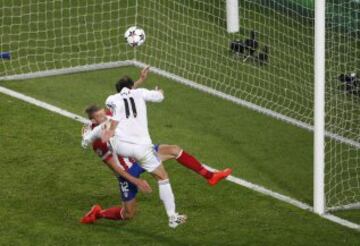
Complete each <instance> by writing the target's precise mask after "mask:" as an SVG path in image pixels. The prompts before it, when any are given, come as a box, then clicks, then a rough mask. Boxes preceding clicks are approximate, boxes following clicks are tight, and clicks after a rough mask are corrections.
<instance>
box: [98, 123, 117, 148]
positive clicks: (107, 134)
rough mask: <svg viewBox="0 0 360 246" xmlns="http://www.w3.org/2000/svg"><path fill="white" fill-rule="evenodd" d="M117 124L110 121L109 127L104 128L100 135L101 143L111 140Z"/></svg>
mask: <svg viewBox="0 0 360 246" xmlns="http://www.w3.org/2000/svg"><path fill="white" fill-rule="evenodd" d="M118 124H119V122H118V121H116V120H113V119H112V120H110V126H109V127H108V128H105V129H104V130H103V131H102V133H101V141H102V142H103V143H107V142H108V141H109V140H110V138H112V137H113V136H114V134H115V129H116V127H117V125H118Z"/></svg>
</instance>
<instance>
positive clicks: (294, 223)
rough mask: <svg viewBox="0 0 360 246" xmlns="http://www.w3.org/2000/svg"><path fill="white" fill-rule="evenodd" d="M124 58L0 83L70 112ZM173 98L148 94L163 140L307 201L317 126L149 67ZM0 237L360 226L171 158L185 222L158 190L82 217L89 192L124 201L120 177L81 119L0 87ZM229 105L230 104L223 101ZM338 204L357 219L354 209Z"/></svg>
mask: <svg viewBox="0 0 360 246" xmlns="http://www.w3.org/2000/svg"><path fill="white" fill-rule="evenodd" d="M138 72H139V69H136V68H130V67H129V68H121V69H112V70H102V71H94V72H89V73H79V74H73V75H66V76H58V77H48V78H42V79H34V80H27V81H12V82H1V83H0V85H2V86H5V87H8V88H11V89H14V90H16V91H19V92H22V93H24V94H26V95H29V96H33V97H35V98H37V99H40V100H43V101H46V102H48V103H51V104H54V105H56V106H59V107H61V108H64V109H66V110H69V111H71V112H74V113H78V114H82V110H83V109H84V107H85V106H86V105H87V104H90V103H98V104H103V103H104V100H105V98H106V96H107V95H109V94H110V93H113V91H114V82H115V81H116V79H117V78H118V77H119V76H121V75H123V74H128V75H130V76H132V77H137V76H138ZM156 85H158V86H160V87H162V88H163V89H164V90H165V95H166V99H165V101H164V102H163V103H161V104H156V105H150V106H149V117H150V118H149V120H150V131H151V134H152V138H153V141H154V142H156V143H176V144H179V145H181V146H182V147H183V148H184V149H186V150H188V151H189V152H191V153H194V154H195V155H196V156H198V157H199V158H200V159H201V160H202V161H203V162H204V163H207V164H209V165H210V166H213V167H215V168H224V167H227V166H229V167H232V168H233V169H234V175H235V176H239V177H242V178H245V179H247V180H249V181H251V182H254V183H257V184H261V185H264V186H266V187H267V188H270V189H272V190H275V191H278V192H281V193H283V194H286V195H289V196H291V197H294V198H297V199H299V200H301V201H304V202H306V203H311V201H312V157H311V156H312V135H311V133H310V132H307V131H304V130H301V129H299V128H296V127H293V126H290V125H288V124H286V123H283V122H280V121H277V120H274V119H271V118H269V117H266V116H264V115H261V114H258V113H256V112H253V111H249V110H247V109H244V108H242V107H239V106H237V105H234V104H232V103H230V102H227V101H224V100H221V99H218V98H215V97H213V96H210V95H207V94H204V93H201V92H198V91H195V90H193V89H190V88H188V87H185V86H182V85H179V84H177V83H175V82H173V81H171V80H167V79H164V78H162V77H159V76H156V75H151V76H150V78H149V80H148V81H147V82H146V87H149V88H152V87H154V86H156ZM0 105H1V110H0V115H1V123H0V126H1V127H0V140H1V141H0V155H1V161H0V170H1V179H0V187H1V189H0V221H1V223H0V232H1V233H0V245H116V244H118V245H358V243H359V240H360V234H359V233H358V232H356V231H353V230H351V229H347V228H344V227H342V226H339V225H337V224H334V223H332V222H329V221H327V220H324V219H321V218H320V217H318V216H317V215H314V214H312V213H309V212H306V211H303V210H300V209H297V208H295V207H293V206H291V205H288V204H285V203H283V202H280V201H277V200H275V199H273V198H270V197H266V196H263V195H260V194H258V193H256V192H254V191H251V190H248V189H245V188H242V187H241V186H238V185H235V184H233V183H230V182H222V183H220V184H219V185H218V186H216V187H209V186H208V185H207V184H206V183H205V181H204V180H203V179H202V178H201V177H198V176H197V175H196V174H194V173H192V172H191V171H189V170H186V169H184V168H183V167H181V166H179V165H178V164H177V163H176V162H168V163H166V168H167V169H168V172H169V174H170V177H171V182H172V185H173V189H174V192H175V196H176V201H177V206H178V210H179V211H181V212H185V213H187V214H188V216H189V220H188V223H186V224H185V225H183V226H181V227H179V228H177V229H176V230H171V229H169V228H168V226H167V220H166V215H165V212H164V211H163V208H162V204H161V202H160V200H159V198H158V193H157V189H156V184H155V183H154V182H153V180H152V178H151V177H150V176H149V175H147V174H145V175H143V177H144V178H146V179H147V180H149V182H150V184H151V185H152V187H153V188H154V192H153V194H151V195H144V194H139V196H138V201H139V206H138V210H139V213H138V214H137V216H136V217H135V219H134V220H133V221H130V222H114V221H106V220H102V221H99V222H97V223H96V224H94V225H82V224H80V223H79V219H80V217H81V216H82V215H83V214H84V213H85V212H86V211H87V209H88V208H89V207H90V206H91V205H92V204H94V203H100V204H101V205H103V206H104V207H107V206H112V205H115V204H118V203H119V197H118V188H117V183H116V180H115V178H114V177H112V174H111V173H110V172H109V171H108V170H107V168H105V167H104V166H103V164H102V163H101V161H100V160H99V159H98V158H97V157H96V156H95V154H94V153H92V151H90V150H87V151H84V150H82V148H81V147H80V128H81V124H80V123H78V122H76V121H74V120H71V119H67V118H64V117H62V116H59V115H57V114H54V113H51V112H48V111H46V110H43V109H40V108H37V107H35V106H32V105H30V104H27V103H24V102H22V101H18V100H16V99H14V98H11V97H8V96H5V95H2V94H0ZM225 109H226V110H225ZM342 215H343V216H345V217H347V218H350V219H352V220H353V221H355V222H359V221H360V214H359V213H358V212H356V211H351V212H344V213H343V214H342Z"/></svg>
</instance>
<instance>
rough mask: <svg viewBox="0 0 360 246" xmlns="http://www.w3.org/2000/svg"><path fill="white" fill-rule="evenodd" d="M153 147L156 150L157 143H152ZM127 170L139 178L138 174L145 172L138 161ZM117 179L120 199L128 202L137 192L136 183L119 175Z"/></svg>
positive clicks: (157, 147) (157, 148)
mask: <svg viewBox="0 0 360 246" xmlns="http://www.w3.org/2000/svg"><path fill="white" fill-rule="evenodd" d="M153 148H154V150H155V152H158V150H159V144H154V146H153ZM127 172H128V173H129V174H131V175H132V176H134V177H136V178H139V177H140V174H142V173H143V172H145V170H144V169H143V168H142V167H141V166H140V165H139V164H138V163H134V164H133V165H132V166H131V168H129V169H128V170H127ZM117 179H118V181H119V188H120V194H121V200H122V201H123V202H128V201H131V200H132V199H134V198H135V197H136V194H137V193H138V188H137V187H136V185H134V184H133V183H131V182H129V181H128V180H127V179H125V178H123V177H121V176H117Z"/></svg>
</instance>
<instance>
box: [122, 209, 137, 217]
mask: <svg viewBox="0 0 360 246" xmlns="http://www.w3.org/2000/svg"><path fill="white" fill-rule="evenodd" d="M135 214H136V208H135V207H134V208H128V209H127V210H126V211H125V213H124V219H125V220H131V219H133V218H134V217H135Z"/></svg>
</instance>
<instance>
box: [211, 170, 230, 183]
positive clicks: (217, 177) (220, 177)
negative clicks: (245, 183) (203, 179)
mask: <svg viewBox="0 0 360 246" xmlns="http://www.w3.org/2000/svg"><path fill="white" fill-rule="evenodd" d="M231 173H232V169H231V168H226V169H224V170H222V171H217V172H214V174H213V176H212V177H211V178H210V179H208V183H209V185H211V186H214V185H216V184H217V183H219V182H220V181H221V180H223V179H225V178H226V177H227V176H229V175H230V174H231Z"/></svg>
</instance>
